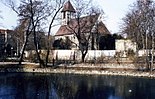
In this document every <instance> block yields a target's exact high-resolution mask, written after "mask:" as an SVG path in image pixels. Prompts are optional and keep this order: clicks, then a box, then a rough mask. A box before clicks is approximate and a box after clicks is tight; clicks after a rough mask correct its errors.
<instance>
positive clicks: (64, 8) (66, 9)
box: [61, 0, 75, 13]
mask: <svg viewBox="0 0 155 99" xmlns="http://www.w3.org/2000/svg"><path fill="white" fill-rule="evenodd" d="M66 11H70V12H74V13H75V9H74V7H73V6H72V4H71V3H70V0H68V1H67V2H66V3H65V4H64V7H63V9H62V11H61V12H66Z"/></svg>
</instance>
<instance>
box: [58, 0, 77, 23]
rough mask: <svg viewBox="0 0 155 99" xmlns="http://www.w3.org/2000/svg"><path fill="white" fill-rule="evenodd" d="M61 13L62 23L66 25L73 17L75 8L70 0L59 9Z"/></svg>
mask: <svg viewBox="0 0 155 99" xmlns="http://www.w3.org/2000/svg"><path fill="white" fill-rule="evenodd" d="M61 13H62V25H67V24H68V22H69V21H70V20H71V19H72V18H73V15H74V13H75V9H74V7H73V6H72V4H71V2H70V0H68V1H67V2H66V3H65V4H64V7H63V9H62V11H61Z"/></svg>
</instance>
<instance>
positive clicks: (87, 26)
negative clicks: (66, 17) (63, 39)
mask: <svg viewBox="0 0 155 99" xmlns="http://www.w3.org/2000/svg"><path fill="white" fill-rule="evenodd" d="M98 17H99V14H96V15H91V16H86V17H82V18H80V19H79V20H78V19H71V20H70V21H69V23H68V25H62V26H60V28H59V29H58V31H57V32H56V34H55V36H63V35H71V34H74V33H75V32H76V33H77V31H78V28H80V29H79V30H80V32H81V33H88V32H90V31H92V28H93V26H94V25H95V23H96V22H97V21H98ZM78 22H79V24H78ZM97 30H98V32H99V33H101V34H110V32H109V31H108V29H107V28H106V26H105V25H104V24H103V22H99V24H98V29H97ZM74 31H75V32H74Z"/></svg>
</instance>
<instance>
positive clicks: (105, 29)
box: [97, 22, 110, 35]
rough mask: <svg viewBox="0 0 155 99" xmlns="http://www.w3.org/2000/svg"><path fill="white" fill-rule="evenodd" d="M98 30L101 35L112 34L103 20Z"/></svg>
mask: <svg viewBox="0 0 155 99" xmlns="http://www.w3.org/2000/svg"><path fill="white" fill-rule="evenodd" d="M97 30H98V32H99V33H100V34H101V35H102V34H103V35H105V34H110V32H109V30H108V29H107V27H106V26H105V24H104V23H103V22H99V24H98V29H97Z"/></svg>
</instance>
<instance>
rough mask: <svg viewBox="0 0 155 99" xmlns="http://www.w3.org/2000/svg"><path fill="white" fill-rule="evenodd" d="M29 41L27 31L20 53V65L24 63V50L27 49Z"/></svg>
mask: <svg viewBox="0 0 155 99" xmlns="http://www.w3.org/2000/svg"><path fill="white" fill-rule="evenodd" d="M27 42H28V35H27V33H26V34H25V40H24V44H23V46H22V49H21V53H20V58H19V65H21V63H22V61H23V56H24V51H25V48H26V45H27Z"/></svg>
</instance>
